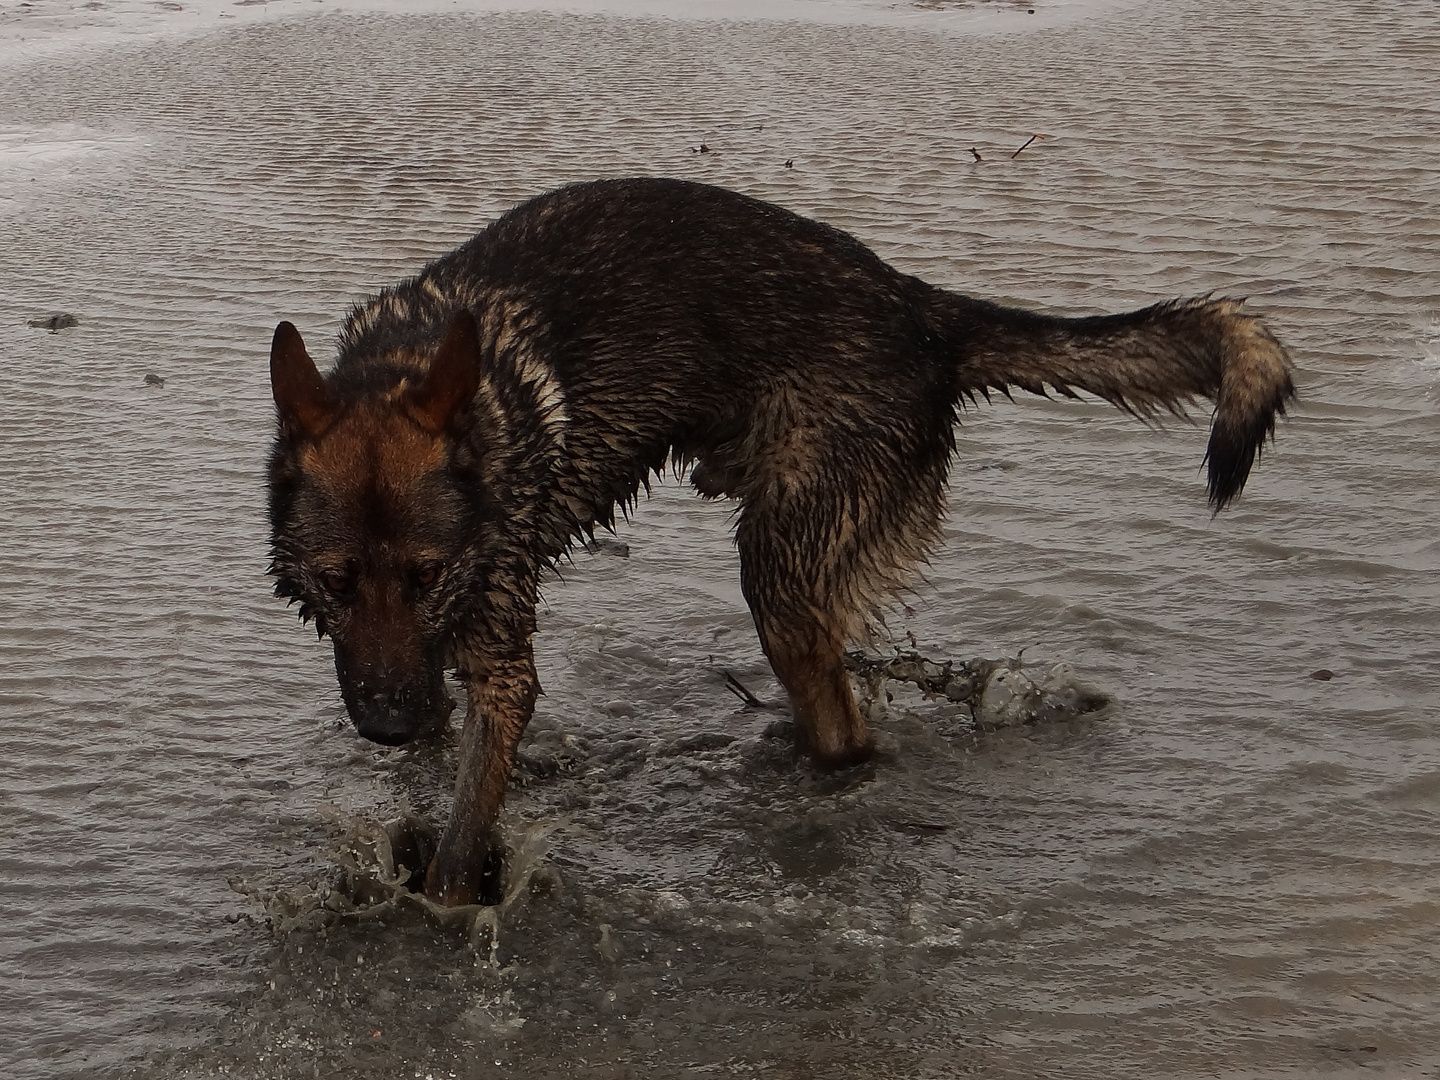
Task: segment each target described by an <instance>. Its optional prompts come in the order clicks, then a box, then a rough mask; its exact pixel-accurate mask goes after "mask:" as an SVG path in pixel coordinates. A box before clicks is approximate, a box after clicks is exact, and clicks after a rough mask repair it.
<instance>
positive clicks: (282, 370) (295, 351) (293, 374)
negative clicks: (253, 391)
mask: <svg viewBox="0 0 1440 1080" xmlns="http://www.w3.org/2000/svg"><path fill="white" fill-rule="evenodd" d="M270 390H271V392H272V393H273V394H274V395H275V405H276V407H277V408H278V409H279V410H280V423H281V424H282V425H283V426H284V427H285V428H287V429H289V430H290V431H293V432H295V433H297V434H300V435H305V436H308V437H309V438H314V437H315V436H316V435H319V434H320V432H322V431H324V430H325V428H326V427H327V426H328V425H329V423H330V414H331V411H332V408H331V402H330V394H329V392H328V391H327V390H326V389H325V380H324V379H322V378H321V377H320V372H319V371H318V370H316V367H315V361H314V360H311V359H310V354H309V353H308V352H306V351H305V342H304V341H303V340H302V339H301V337H300V331H299V330H296V329H295V327H294V326H293V325H292V324H291V323H288V322H282V323H281V324H280V325H279V326H277V327H276V328H275V338H274V340H273V341H271V343H270Z"/></svg>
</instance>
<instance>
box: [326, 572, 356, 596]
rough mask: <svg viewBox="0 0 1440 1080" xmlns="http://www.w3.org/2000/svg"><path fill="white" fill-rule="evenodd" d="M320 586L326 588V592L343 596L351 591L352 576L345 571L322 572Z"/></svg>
mask: <svg viewBox="0 0 1440 1080" xmlns="http://www.w3.org/2000/svg"><path fill="white" fill-rule="evenodd" d="M320 584H321V585H324V586H325V591H326V592H330V593H334V594H335V595H336V596H343V595H344V594H345V593H347V592H349V591H350V575H349V574H347V573H346V572H345V571H344V570H322V571H320Z"/></svg>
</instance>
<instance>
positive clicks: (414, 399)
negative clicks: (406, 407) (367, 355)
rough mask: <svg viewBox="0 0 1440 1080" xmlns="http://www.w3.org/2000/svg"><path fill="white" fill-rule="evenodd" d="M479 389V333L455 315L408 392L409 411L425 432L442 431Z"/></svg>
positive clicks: (468, 319)
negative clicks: (442, 339) (448, 328)
mask: <svg viewBox="0 0 1440 1080" xmlns="http://www.w3.org/2000/svg"><path fill="white" fill-rule="evenodd" d="M479 385H480V330H479V328H478V327H477V326H476V325H475V316H473V315H471V314H470V312H468V311H460V312H457V313H456V315H455V318H453V319H451V320H450V330H449V331H448V332H447V333H446V335H445V340H444V341H442V342H441V343H440V349H439V351H438V352H437V353H436V354H435V359H434V360H433V361H431V363H430V370H429V371H427V372H426V373H425V377H424V379H422V380H421V381H420V383H419V384H418V385H417V386H416V387H415V388H414V389H413V390H411V391H410V408H411V412H412V413H413V415H414V417H415V419H416V420H418V421H419V422H420V425H421V426H422V427H424V428H425V429H426V430H427V431H431V432H435V433H436V434H438V433H440V432H442V431H444V430H445V429H446V428H447V427H449V426H450V424H451V422H452V421H453V420H454V419H455V417H456V416H457V415H458V414H459V412H460V410H461V409H463V408H464V407H465V406H466V405H468V404H470V399H471V398H473V397H474V396H475V390H476V388H477V387H478V386H479Z"/></svg>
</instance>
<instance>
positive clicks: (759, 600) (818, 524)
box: [735, 490, 873, 768]
mask: <svg viewBox="0 0 1440 1080" xmlns="http://www.w3.org/2000/svg"><path fill="white" fill-rule="evenodd" d="M814 494H815V493H814V492H811V493H810V495H812V496H813V495H814ZM835 502H836V501H835V500H834V499H827V498H823V497H820V498H814V497H806V496H805V495H803V494H801V493H798V492H794V491H793V490H792V491H791V492H790V494H789V495H780V496H779V497H778V498H770V499H756V500H748V501H747V505H746V506H745V508H744V509H743V510H742V511H741V514H740V521H739V524H738V526H737V529H736V536H735V539H736V545H737V546H738V547H739V549H740V585H741V589H742V591H743V592H744V594H745V599H746V601H747V602H748V603H749V605H750V611H751V614H752V615H753V616H754V618H755V629H756V630H757V631H758V632H759V634H760V645H761V647H762V648H763V649H764V650H765V655H766V657H767V658H768V659H769V661H770V665H771V667H772V668H774V670H775V675H776V677H777V678H779V680H780V684H781V685H782V686H784V687H785V692H786V694H787V695H788V696H789V698H790V705H791V709H792V711H793V713H794V717H795V726H796V735H797V741H798V742H799V744H800V747H801V749H803V750H805V751H806V752H808V753H809V754H810V756H811V757H812V758H813V759H814V760H815V762H816V764H818V765H820V766H822V767H825V768H843V767H844V766H847V765H853V764H855V763H856V762H859V761H863V760H865V759H866V758H868V757H869V756H870V754H871V753H872V751H873V744H872V742H871V739H870V733H869V731H867V730H866V726H865V719H864V717H862V716H861V715H860V710H859V709H858V708H857V707H856V705H855V697H854V694H853V692H852V691H851V688H850V679H849V676H848V675H847V674H846V671H845V663H844V654H845V645H846V642H847V640H848V638H849V637H850V636H851V635H852V634H853V633H854V631H855V629H856V626H857V624H858V623H859V621H860V619H859V617H860V616H861V615H863V613H862V612H857V611H855V610H854V607H853V605H854V597H855V590H854V589H852V588H851V585H852V582H851V581H850V580H849V579H850V578H851V577H852V576H853V573H852V570H851V567H852V565H853V555H854V551H853V545H852V544H850V543H847V542H846V541H847V538H846V537H842V536H840V535H838V534H839V533H841V532H844V531H845V530H843V529H839V528H837V527H834V525H835V523H833V522H831V521H827V520H825V518H826V517H827V516H829V515H828V514H827V511H828V510H830V509H833V508H834V507H835ZM849 538H850V539H853V531H852V532H851V534H850V537H849Z"/></svg>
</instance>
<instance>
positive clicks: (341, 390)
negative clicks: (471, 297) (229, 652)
mask: <svg viewBox="0 0 1440 1080" xmlns="http://www.w3.org/2000/svg"><path fill="white" fill-rule="evenodd" d="M415 359H416V360H417V364H416V366H415V367H413V368H410V369H408V370H407V369H405V368H401V369H399V373H398V377H396V372H394V371H392V372H391V377H387V378H385V379H383V380H380V384H379V385H378V386H377V387H365V386H361V387H349V388H345V387H341V386H340V385H338V383H337V381H336V380H333V379H332V383H331V384H329V385H327V383H326V381H325V379H323V378H322V377H321V375H320V373H319V371H318V370H317V369H316V367H315V363H314V361H313V360H311V358H310V356H309V354H308V353H307V352H306V351H305V344H304V342H303V341H302V340H301V338H300V334H299V332H298V331H297V330H296V329H295V327H294V326H292V325H291V324H290V323H288V322H282V323H281V324H280V325H279V326H278V327H277V328H276V330H275V338H274V342H273V344H272V346H271V352H270V382H271V388H272V390H273V391H274V395H275V404H276V406H277V409H278V412H279V431H278V434H277V437H276V442H275V450H274V453H273V455H272V457H271V463H270V517H271V526H272V530H273V532H272V544H273V547H272V556H273V562H272V564H271V567H270V572H271V573H272V574H274V575H275V577H276V579H277V581H276V585H275V592H276V595H278V596H282V597H287V598H290V599H291V600H298V601H299V602H300V605H301V607H300V616H301V618H302V619H305V620H307V621H308V620H309V619H311V618H313V619H314V620H315V624H316V628H317V629H318V630H319V632H320V634H321V635H322V636H324V635H329V637H330V638H331V639H332V640H333V642H334V645H335V672H336V675H337V676H338V677H339V680H340V691H341V695H342V696H343V697H344V699H345V707H346V709H347V710H348V711H349V713H350V718H351V719H352V720H353V721H354V722H355V726H356V728H357V729H358V730H359V732H360V734H361V735H363V736H364V737H365V738H367V739H372V740H374V741H375V742H379V743H385V744H387V745H398V744H400V743H404V742H407V741H409V740H410V739H411V738H413V737H414V736H415V735H417V734H419V733H421V732H423V731H426V730H428V729H430V728H433V727H435V726H436V725H438V724H440V723H442V722H443V721H444V719H445V717H446V716H448V715H449V712H450V708H451V706H452V703H451V701H450V697H449V695H448V693H447V692H446V690H445V662H446V653H447V647H448V644H449V622H450V615H451V612H452V610H453V609H454V607H455V605H456V603H457V599H458V595H459V592H460V589H461V582H460V581H459V578H460V576H461V569H462V568H461V567H459V565H458V563H459V562H460V560H461V557H462V554H463V552H464V549H465V530H466V527H467V513H466V507H465V504H464V495H463V491H462V486H461V485H460V484H458V483H457V482H456V481H455V479H454V477H453V471H452V468H451V465H452V459H453V442H454V439H453V432H454V429H455V426H456V424H457V421H458V419H459V418H460V417H461V416H462V415H463V413H464V411H465V409H466V407H467V406H468V404H469V402H470V400H471V399H472V398H473V397H474V395H475V390H476V385H477V381H478V379H479V344H478V340H477V331H476V326H475V320H474V319H473V318H472V317H471V316H470V315H469V314H468V313H466V312H461V313H460V314H459V315H457V316H456V317H455V319H454V321H453V322H452V323H451V325H450V329H449V332H448V334H447V335H446V337H445V339H444V340H443V341H442V342H441V344H440V346H439V348H438V350H437V351H436V352H435V354H434V356H433V358H432V359H430V360H429V364H428V367H427V366H425V365H424V360H425V359H426V358H415Z"/></svg>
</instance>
